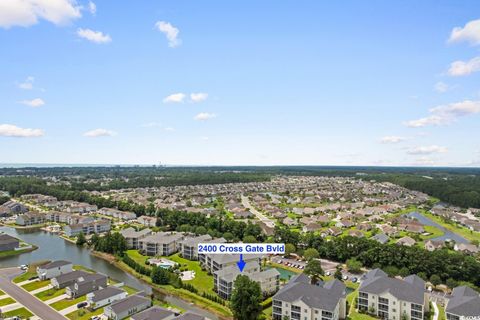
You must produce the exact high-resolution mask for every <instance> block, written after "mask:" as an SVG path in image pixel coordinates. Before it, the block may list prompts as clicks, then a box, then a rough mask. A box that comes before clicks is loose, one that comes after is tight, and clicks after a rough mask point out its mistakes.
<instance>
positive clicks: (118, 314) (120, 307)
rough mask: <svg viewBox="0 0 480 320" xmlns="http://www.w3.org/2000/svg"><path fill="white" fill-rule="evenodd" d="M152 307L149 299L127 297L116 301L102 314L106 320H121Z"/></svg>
mask: <svg viewBox="0 0 480 320" xmlns="http://www.w3.org/2000/svg"><path fill="white" fill-rule="evenodd" d="M151 306H152V302H151V301H150V299H149V298H146V297H144V296H142V295H140V294H136V295H132V296H128V297H126V298H125V299H122V300H119V301H116V302H114V303H112V304H111V305H109V306H106V307H105V309H104V312H103V313H104V314H105V315H106V316H107V317H108V319H112V320H121V319H125V318H127V317H131V316H132V315H134V314H136V313H138V312H140V311H143V310H145V309H148V308H149V307H151Z"/></svg>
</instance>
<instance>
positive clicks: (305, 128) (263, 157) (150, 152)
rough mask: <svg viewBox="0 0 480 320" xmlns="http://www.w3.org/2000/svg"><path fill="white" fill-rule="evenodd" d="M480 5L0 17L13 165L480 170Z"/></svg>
mask: <svg viewBox="0 0 480 320" xmlns="http://www.w3.org/2000/svg"><path fill="white" fill-rule="evenodd" d="M479 9H480V3H478V1H456V0H452V1H433V0H432V1H413V0H411V1H395V2H394V1H388V2H387V1H330V2H326V1H323V2H320V1H198V0H196V1H193V0H192V1H93V2H89V1H88V0H87V1H80V0H78V1H76V2H75V1H73V0H50V1H49V0H22V1H20V0H5V1H2V2H1V3H0V44H1V45H0V61H1V64H0V66H1V69H0V70H1V72H0V150H4V152H1V153H0V163H86V164H88V163H95V164H101V163H105V164H113V163H119V164H158V163H160V162H161V163H164V164H188V165H195V164H198V165H214V164H218V165H237V164H238V165H240V164H242V165H286V164H310V165H408V166H413V165H426V166H479V165H480V139H479V137H480V13H479V12H480V10H479Z"/></svg>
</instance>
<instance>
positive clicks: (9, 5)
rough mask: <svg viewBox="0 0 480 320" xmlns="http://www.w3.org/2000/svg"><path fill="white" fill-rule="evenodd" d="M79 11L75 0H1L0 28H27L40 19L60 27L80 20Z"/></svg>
mask: <svg viewBox="0 0 480 320" xmlns="http://www.w3.org/2000/svg"><path fill="white" fill-rule="evenodd" d="M81 9H82V8H81V6H79V5H78V4H77V2H76V1H75V0H2V1H0V27H3V28H6V29H8V28H10V27H13V26H21V27H28V26H31V25H34V24H36V23H38V20H40V19H44V20H47V21H49V22H51V23H54V24H56V25H62V24H66V23H68V22H70V21H72V20H74V19H78V18H80V17H81V16H82V13H81Z"/></svg>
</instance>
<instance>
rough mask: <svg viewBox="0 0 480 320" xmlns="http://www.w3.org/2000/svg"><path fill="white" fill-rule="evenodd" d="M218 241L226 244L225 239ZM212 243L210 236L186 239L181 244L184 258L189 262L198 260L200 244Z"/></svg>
mask: <svg viewBox="0 0 480 320" xmlns="http://www.w3.org/2000/svg"><path fill="white" fill-rule="evenodd" d="M217 240H218V242H221V243H223V242H226V241H225V239H217ZM210 241H212V237H211V236H210V235H208V234H204V235H201V236H198V237H186V238H185V239H184V240H182V241H180V243H179V244H180V252H181V253H182V257H183V258H185V259H188V260H198V244H199V243H205V242H210ZM215 242H217V241H215Z"/></svg>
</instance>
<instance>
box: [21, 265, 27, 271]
mask: <svg viewBox="0 0 480 320" xmlns="http://www.w3.org/2000/svg"><path fill="white" fill-rule="evenodd" d="M20 269H21V270H27V269H28V265H26V264H22V265H21V266H20Z"/></svg>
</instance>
